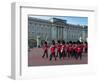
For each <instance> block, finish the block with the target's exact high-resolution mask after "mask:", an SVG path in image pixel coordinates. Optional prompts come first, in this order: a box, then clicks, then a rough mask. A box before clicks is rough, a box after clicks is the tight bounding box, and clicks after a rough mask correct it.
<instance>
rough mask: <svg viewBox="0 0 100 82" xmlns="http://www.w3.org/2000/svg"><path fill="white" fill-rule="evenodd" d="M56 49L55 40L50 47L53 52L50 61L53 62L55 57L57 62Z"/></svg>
mask: <svg viewBox="0 0 100 82" xmlns="http://www.w3.org/2000/svg"><path fill="white" fill-rule="evenodd" d="M55 49H56V45H55V41H54V40H53V41H52V45H51V46H50V52H51V54H50V61H51V60H52V57H54V58H55V60H56V55H55Z"/></svg>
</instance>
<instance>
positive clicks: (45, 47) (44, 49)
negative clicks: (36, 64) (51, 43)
mask: <svg viewBox="0 0 100 82" xmlns="http://www.w3.org/2000/svg"><path fill="white" fill-rule="evenodd" d="M43 51H44V53H43V56H42V58H44V56H45V55H46V58H48V45H47V42H46V41H45V43H44V46H43Z"/></svg>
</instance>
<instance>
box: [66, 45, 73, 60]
mask: <svg viewBox="0 0 100 82" xmlns="http://www.w3.org/2000/svg"><path fill="white" fill-rule="evenodd" d="M67 52H68V58H70V57H71V53H72V45H71V44H69V46H68V50H67Z"/></svg>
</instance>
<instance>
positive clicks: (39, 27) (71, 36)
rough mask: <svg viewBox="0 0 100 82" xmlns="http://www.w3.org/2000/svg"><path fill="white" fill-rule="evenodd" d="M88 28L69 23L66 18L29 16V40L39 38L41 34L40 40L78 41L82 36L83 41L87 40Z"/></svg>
mask: <svg viewBox="0 0 100 82" xmlns="http://www.w3.org/2000/svg"><path fill="white" fill-rule="evenodd" d="M87 30H88V27H87V26H80V25H72V24H68V23H66V21H65V20H62V19H58V18H52V19H50V20H43V19H38V18H33V17H28V39H29V40H30V39H34V40H37V36H39V37H40V41H48V42H51V41H52V40H55V41H57V40H65V41H66V42H68V41H78V40H79V39H80V37H81V39H82V41H86V40H87V36H88V33H87Z"/></svg>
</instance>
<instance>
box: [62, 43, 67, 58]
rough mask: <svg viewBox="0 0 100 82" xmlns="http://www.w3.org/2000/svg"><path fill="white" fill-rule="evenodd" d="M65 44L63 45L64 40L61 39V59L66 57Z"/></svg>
mask: <svg viewBox="0 0 100 82" xmlns="http://www.w3.org/2000/svg"><path fill="white" fill-rule="evenodd" d="M65 51H66V45H65V41H62V47H61V54H62V57H63V59H64V58H65V57H66V52H65Z"/></svg>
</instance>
